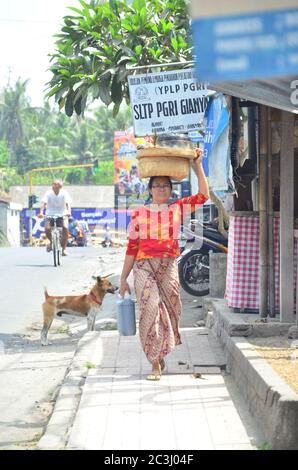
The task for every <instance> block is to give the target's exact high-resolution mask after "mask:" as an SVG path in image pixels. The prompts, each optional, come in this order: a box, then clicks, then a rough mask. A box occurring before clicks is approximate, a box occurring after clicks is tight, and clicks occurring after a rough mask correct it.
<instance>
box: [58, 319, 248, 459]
mask: <svg viewBox="0 0 298 470" xmlns="http://www.w3.org/2000/svg"><path fill="white" fill-rule="evenodd" d="M181 332H182V343H183V344H182V345H181V346H179V347H177V348H176V349H175V350H174V351H173V352H172V353H171V354H170V355H169V356H167V358H166V364H167V365H166V369H165V371H164V375H163V376H162V378H161V380H160V381H159V382H150V381H147V380H146V376H147V374H148V373H149V372H150V366H149V364H148V363H147V360H146V357H145V355H144V353H143V351H142V350H141V346H140V341H139V337H138V335H137V336H132V337H120V336H119V335H118V332H116V331H105V332H101V333H98V332H94V333H88V335H91V336H90V338H91V339H92V341H93V342H97V343H101V344H99V345H97V350H98V351H102V357H101V358H100V357H98V364H100V366H99V367H97V368H94V369H89V372H88V376H87V378H86V382H85V384H84V386H83V393H82V396H81V400H80V404H79V407H78V410H77V413H76V415H75V419H74V422H73V426H72V429H71V432H70V435H69V439H68V444H67V448H68V449H82V450H85V449H94V450H97V449H117V450H121V449H123V450H131V449H133V450H139V449H142V450H148V449H150V450H159V449H167V450H187V449H194V450H196V449H198V450H201V449H254V448H255V447H254V446H252V445H251V443H250V439H249V437H248V435H247V432H246V430H245V428H244V425H243V423H242V421H241V419H240V416H239V414H238V412H237V410H236V408H235V406H234V404H233V401H232V399H231V397H230V394H229V392H228V390H227V388H226V385H225V381H224V377H223V375H222V371H221V368H220V367H218V366H222V365H223V364H224V360H223V357H221V355H220V350H218V349H216V347H215V348H214V347H212V348H211V345H210V341H209V339H208V336H207V334H206V332H207V330H205V329H200V328H184V329H182V331H181ZM92 335H93V336H92ZM99 355H100V354H99ZM200 374H201V375H200ZM196 377H197V378H196Z"/></svg>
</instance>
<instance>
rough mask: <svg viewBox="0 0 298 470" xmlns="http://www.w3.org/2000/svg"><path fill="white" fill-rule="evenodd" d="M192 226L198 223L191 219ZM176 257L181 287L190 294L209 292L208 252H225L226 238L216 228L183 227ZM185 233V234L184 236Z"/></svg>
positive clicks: (203, 226) (226, 249) (197, 294)
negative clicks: (182, 235)
mask: <svg viewBox="0 0 298 470" xmlns="http://www.w3.org/2000/svg"><path fill="white" fill-rule="evenodd" d="M191 225H192V228H194V226H195V225H199V222H198V221H197V220H191ZM183 230H184V232H183V233H184V237H182V238H181V240H180V242H179V245H180V252H181V255H180V256H179V258H178V260H177V261H178V272H179V279H180V284H181V286H182V288H183V289H184V290H185V291H186V292H188V293H189V294H191V295H195V296H204V295H207V294H209V253H210V252H213V253H227V251H228V248H227V246H228V240H227V239H226V238H225V237H224V236H223V235H221V233H219V232H218V230H216V229H214V228H212V227H210V226H206V225H201V227H200V230H198V229H197V230H195V231H192V230H191V229H190V228H186V229H185V228H184V229H183ZM185 234H186V235H187V236H186V237H185Z"/></svg>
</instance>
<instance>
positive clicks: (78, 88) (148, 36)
mask: <svg viewBox="0 0 298 470" xmlns="http://www.w3.org/2000/svg"><path fill="white" fill-rule="evenodd" d="M79 2H80V4H81V9H79V8H75V7H69V9H70V10H72V11H73V12H74V13H75V15H74V14H73V15H68V16H65V17H64V26H63V27H62V30H61V33H60V34H57V35H56V37H57V38H58V40H57V42H56V46H57V49H56V51H55V52H54V53H53V54H50V55H51V56H52V61H53V62H54V63H53V65H52V66H51V67H50V69H51V71H52V72H53V77H52V79H51V81H50V82H49V84H48V85H49V92H48V95H47V96H48V97H50V96H55V99H56V101H57V102H58V104H59V107H60V109H62V108H63V107H64V109H65V113H66V114H67V116H72V114H73V112H74V111H75V113H76V114H78V115H81V114H83V113H84V110H85V108H86V104H87V102H90V101H93V100H95V99H100V100H101V101H102V102H103V103H104V104H105V105H107V106H108V105H110V104H111V103H113V105H114V106H113V115H114V116H116V115H117V114H118V112H119V109H120V105H121V103H122V100H123V98H125V100H126V102H127V103H128V102H129V93H128V85H127V76H128V75H129V74H132V73H133V72H132V71H131V70H128V69H127V66H134V65H148V68H150V64H152V63H160V64H163V63H170V62H177V61H178V62H181V64H182V65H183V62H185V61H187V60H190V59H191V58H192V52H191V43H190V37H191V35H190V20H189V17H188V11H187V3H188V2H187V0H133V1H132V2H129V1H127V0H109V1H107V2H102V1H101V0H89V3H87V2H86V1H84V0H79Z"/></svg>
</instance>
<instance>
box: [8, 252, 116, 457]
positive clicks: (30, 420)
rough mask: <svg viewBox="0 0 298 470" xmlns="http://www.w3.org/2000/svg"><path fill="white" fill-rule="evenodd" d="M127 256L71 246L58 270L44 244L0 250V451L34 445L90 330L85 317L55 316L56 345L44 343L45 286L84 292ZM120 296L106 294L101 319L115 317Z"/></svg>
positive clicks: (51, 289)
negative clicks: (73, 318) (42, 331)
mask: <svg viewBox="0 0 298 470" xmlns="http://www.w3.org/2000/svg"><path fill="white" fill-rule="evenodd" d="M123 256H124V249H114V250H113V249H110V248H107V249H104V248H101V247H98V248H97V247H96V248H95V247H87V248H70V249H69V256H68V257H63V258H62V266H60V267H57V268H55V267H54V266H53V264H52V257H51V254H49V253H46V251H45V249H44V248H1V249H0V263H1V266H0V268H1V271H0V272H1V278H0V383H1V387H0V450H3V449H10V450H15V449H34V447H35V444H36V442H37V441H38V440H39V438H40V436H41V435H42V433H43V430H44V427H45V425H46V423H47V421H48V418H49V415H50V413H51V411H52V407H53V404H54V402H55V397H56V393H57V391H58V389H59V386H60V385H61V383H62V381H63V378H64V376H65V373H66V371H67V367H68V365H69V363H70V361H71V360H72V357H73V354H74V351H75V348H76V345H77V342H78V340H79V339H80V337H81V336H82V334H83V333H85V331H86V326H87V325H86V321H85V320H84V319H77V320H76V321H71V320H69V321H68V323H66V322H65V321H64V320H60V319H57V320H54V322H53V325H52V327H51V329H50V332H49V339H51V340H52V345H50V346H48V347H42V346H41V345H40V329H41V326H42V312H41V304H42V302H43V288H44V286H47V287H48V290H49V292H50V293H55V294H57V295H59V294H74V293H81V292H86V291H88V288H89V286H91V285H92V284H93V283H94V281H93V280H92V275H95V274H99V275H100V274H101V275H105V274H110V273H112V272H113V273H116V274H117V273H119V271H120V269H121V265H122V259H123ZM116 300H117V297H116V296H113V295H111V294H107V295H106V297H105V299H104V303H103V308H102V312H101V315H100V316H99V317H102V318H104V317H111V316H112V317H114V316H115V311H116ZM69 322H70V323H69Z"/></svg>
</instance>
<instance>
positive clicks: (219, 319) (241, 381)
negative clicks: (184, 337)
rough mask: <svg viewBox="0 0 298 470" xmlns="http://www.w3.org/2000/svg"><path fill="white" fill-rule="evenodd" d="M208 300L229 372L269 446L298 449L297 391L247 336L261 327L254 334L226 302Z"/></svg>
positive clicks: (210, 319) (210, 321)
mask: <svg viewBox="0 0 298 470" xmlns="http://www.w3.org/2000/svg"><path fill="white" fill-rule="evenodd" d="M208 303H209V305H208V306H209V308H211V312H209V313H208V319H207V320H208V321H207V324H208V326H209V328H210V329H211V331H212V333H213V334H214V335H215V336H216V337H218V338H219V340H220V342H221V343H222V345H223V347H224V350H225V353H226V355H227V363H228V372H229V373H230V374H231V376H232V377H233V379H234V381H235V383H236V385H237V387H238V388H239V390H240V391H241V393H242V395H243V397H244V399H245V400H246V401H247V403H248V406H249V411H250V413H251V414H252V416H253V417H254V419H255V420H256V422H257V424H258V426H259V427H260V429H261V430H262V432H263V434H264V437H265V439H266V440H267V441H268V442H269V443H270V448H271V449H272V450H297V449H298V395H297V394H296V393H295V392H294V391H293V390H292V389H291V388H290V386H289V385H288V384H287V383H286V382H285V381H284V380H283V379H282V378H281V377H280V376H279V375H278V374H277V372H275V371H274V369H273V368H272V367H271V366H270V364H269V363H268V362H267V361H266V360H265V359H263V358H262V356H261V355H260V354H259V353H258V352H257V351H256V350H255V349H254V347H253V345H252V344H250V343H249V342H248V341H247V340H246V339H245V338H244V336H260V331H259V329H258V328H257V334H255V335H253V334H252V331H249V334H248V329H247V328H245V322H244V321H243V320H241V318H237V314H233V317H234V316H235V318H232V320H231V317H230V315H229V313H230V312H228V310H229V309H228V308H227V306H226V305H225V304H224V303H222V302H219V301H216V300H214V301H212V300H210V299H209V302H208ZM221 309H223V311H221ZM229 317H230V318H229ZM246 326H250V325H246ZM264 326H267V325H261V327H262V329H263V327H264ZM286 328H288V326H286ZM236 331H237V333H236ZM271 331H272V336H274V335H276V334H278V332H279V331H280V328H279V327H278V325H276V328H275V327H274V328H273V329H272V330H271ZM274 332H275V333H274ZM232 336H234V337H232ZM264 336H269V335H268V334H265V335H264Z"/></svg>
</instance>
